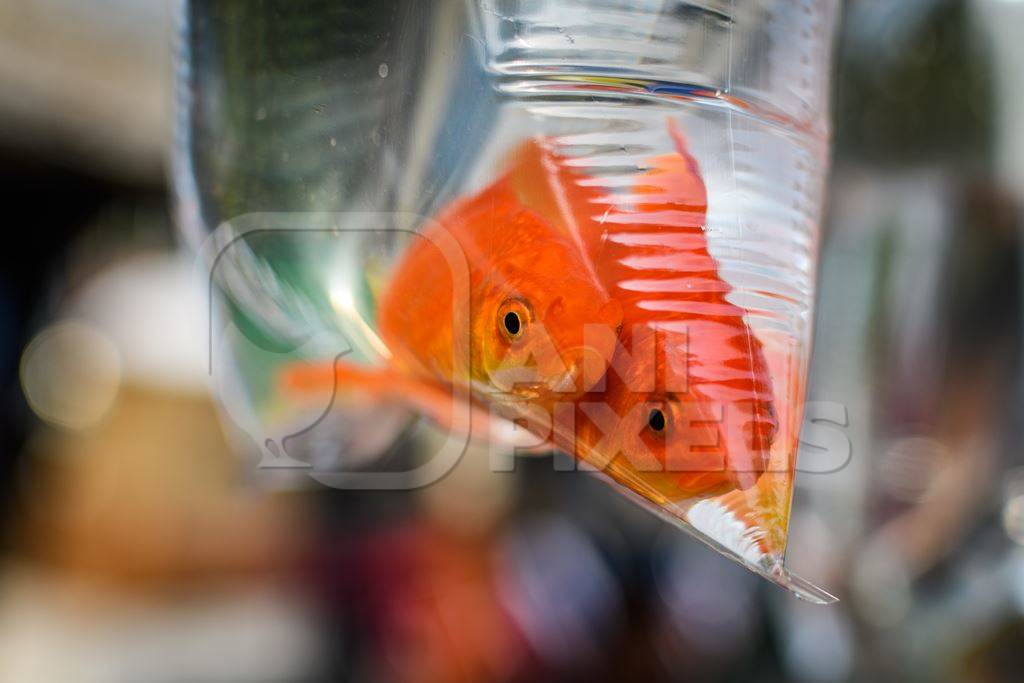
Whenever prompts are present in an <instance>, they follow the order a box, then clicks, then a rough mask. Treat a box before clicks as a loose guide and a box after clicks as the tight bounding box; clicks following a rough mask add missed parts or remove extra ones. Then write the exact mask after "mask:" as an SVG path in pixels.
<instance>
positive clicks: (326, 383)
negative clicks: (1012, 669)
mask: <svg viewBox="0 0 1024 683" xmlns="http://www.w3.org/2000/svg"><path fill="white" fill-rule="evenodd" d="M621 319H622V310H621V306H620V305H619V304H618V302H616V301H614V300H613V299H611V298H610V297H609V296H608V294H607V293H606V292H605V291H604V288H603V286H602V285H601V284H600V283H599V282H598V281H597V279H596V276H595V274H594V272H593V270H592V269H591V268H589V267H588V266H587V264H586V263H585V259H584V257H583V254H582V253H581V252H580V251H579V249H578V248H577V247H576V245H575V244H574V243H572V242H571V241H570V240H569V239H568V237H567V236H566V235H565V234H564V233H562V232H560V231H558V230H556V229H554V228H553V227H552V226H551V225H550V224H549V223H547V222H546V221H545V220H544V219H542V218H541V217H540V216H539V215H538V214H537V213H535V212H533V211H531V210H529V209H527V208H525V207H523V206H521V205H519V204H517V203H516V202H515V201H514V197H513V196H512V195H511V194H509V193H508V189H507V188H506V187H505V186H503V185H501V184H492V185H491V186H490V187H488V188H485V189H484V190H483V191H481V192H480V193H478V194H476V195H474V196H471V197H469V198H465V199H462V200H458V201H456V202H454V203H453V204H451V205H450V206H449V207H447V208H446V209H445V210H443V211H442V212H441V214H440V215H439V216H438V217H437V219H436V220H435V221H434V222H432V223H430V224H428V225H427V227H426V228H425V229H424V230H423V232H422V233H421V237H419V238H416V239H415V240H414V242H413V243H412V244H411V245H410V246H409V248H408V249H407V251H406V252H405V253H404V254H403V256H402V258H401V259H400V262H399V263H398V265H397V266H396V267H395V270H394V274H393V276H392V277H391V279H390V280H389V282H388V284H387V287H386V289H385V291H384V292H383V294H382V296H381V297H380V301H379V302H378V307H377V323H378V332H379V334H380V336H381V339H382V341H383V342H384V343H385V345H386V346H387V348H388V350H389V351H390V352H391V353H392V355H393V358H392V362H391V363H390V365H389V366H388V367H386V368H377V369H370V368H360V367H358V366H353V365H351V364H348V363H345V362H341V361H339V362H338V363H337V364H336V365H332V366H315V365H309V364H297V365H294V366H290V367H289V368H287V369H286V371H285V373H284V376H283V378H282V379H283V383H284V385H285V388H286V389H288V390H290V391H292V392H293V393H294V392H298V393H311V392H313V391H316V390H317V389H323V388H325V387H330V386H331V383H332V382H335V383H336V384H337V385H338V386H348V387H350V388H353V389H355V390H359V391H362V392H363V393H364V394H365V395H369V396H372V397H374V398H375V399H377V400H386V401H394V400H397V401H399V402H403V403H405V404H408V405H411V406H412V407H414V408H416V409H417V410H419V411H420V412H423V413H425V414H426V415H428V416H429V417H431V418H433V419H434V420H435V421H437V422H440V423H442V424H444V425H446V426H448V427H450V428H456V429H458V430H460V431H465V430H466V429H467V427H468V425H464V424H454V421H455V420H456V419H458V418H457V417H456V415H455V414H454V413H453V412H452V410H451V407H452V401H453V400H456V398H455V396H454V395H453V391H452V389H461V390H464V391H468V392H469V394H470V397H471V398H472V399H473V400H474V403H475V405H474V408H475V411H474V412H472V413H471V414H470V415H469V417H471V418H475V420H479V422H478V424H480V423H485V422H486V421H487V420H486V416H487V413H486V411H485V410H484V409H483V408H481V406H480V405H479V404H480V403H484V404H487V405H489V406H498V408H499V410H498V411H497V412H499V413H500V414H503V416H504V417H508V418H515V417H518V416H520V415H522V414H523V413H524V412H526V413H530V411H533V413H532V414H534V415H538V414H539V415H544V414H550V413H551V411H552V410H553V406H554V404H555V403H557V402H561V401H573V400H575V399H577V398H579V397H580V396H581V395H583V393H584V392H585V391H586V390H588V389H589V388H590V386H589V384H586V382H587V381H596V380H590V379H589V378H598V379H599V378H600V377H602V376H603V375H604V371H605V365H606V363H607V359H608V358H610V357H611V354H612V352H613V349H614V345H615V338H616V336H617V332H618V329H619V327H620V326H621ZM595 326H596V327H597V328H601V329H606V330H607V334H603V335H594V334H590V333H589V332H588V330H587V328H588V327H595ZM463 393H464V392H463ZM460 398H462V397H460ZM502 407H504V411H502V410H501V408H502ZM538 411H539V412H538Z"/></svg>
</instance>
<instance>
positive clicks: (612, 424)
mask: <svg viewBox="0 0 1024 683" xmlns="http://www.w3.org/2000/svg"><path fill="white" fill-rule="evenodd" d="M642 339H643V340H652V339H656V337H655V335H653V334H651V333H650V331H649V330H646V331H645V333H644V334H642V335H638V336H636V337H634V340H633V344H632V346H631V349H630V350H631V351H632V352H633V354H634V355H633V356H632V358H633V361H632V362H631V363H628V364H627V365H625V366H623V364H621V363H617V360H618V358H616V360H614V361H613V363H612V365H613V366H615V369H611V370H609V372H608V373H607V375H606V378H605V389H604V391H593V392H591V393H590V394H588V395H587V396H586V397H584V399H583V400H581V401H580V411H579V414H578V415H577V424H576V425H575V429H576V444H575V446H576V453H577V455H578V456H579V457H581V458H582V459H584V460H588V461H589V462H591V463H592V464H595V465H596V466H597V467H599V468H602V467H606V468H607V469H609V470H610V471H609V474H610V475H612V476H613V477H614V478H617V479H619V480H626V482H627V483H629V485H630V486H632V487H634V488H637V489H640V490H642V491H643V490H646V493H647V494H648V495H649V496H651V497H657V498H660V499H666V500H682V499H686V498H699V497H708V496H715V495H720V494H722V493H726V492H728V491H731V490H734V489H737V488H738V489H748V488H750V487H751V486H753V485H754V484H756V483H757V480H758V479H759V478H760V476H761V474H763V473H764V472H765V470H766V469H767V467H768V461H769V455H770V450H771V445H772V441H773V440H774V438H775V434H776V431H777V428H778V421H777V418H776V415H775V409H774V405H773V402H772V392H771V389H770V380H769V379H768V376H767V370H766V368H764V367H762V366H761V365H760V364H758V363H755V364H754V366H755V368H754V369H752V370H751V372H750V374H749V376H747V377H745V376H744V375H743V373H733V374H732V375H731V376H730V378H729V379H728V380H725V381H719V382H710V381H707V380H706V378H705V377H703V376H701V374H700V370H702V369H703V370H706V368H700V367H698V369H697V371H696V372H695V373H694V374H695V376H694V377H685V378H684V377H681V373H680V372H679V368H673V367H672V365H673V363H672V360H673V359H672V356H673V355H679V354H675V353H674V352H675V351H676V350H677V349H686V348H688V349H690V350H693V349H694V348H699V347H700V343H699V342H698V341H697V340H692V343H691V344H689V345H688V346H680V344H679V343H678V340H671V341H669V343H661V344H659V345H658V351H659V353H657V354H656V356H655V358H656V360H655V361H654V363H653V364H652V363H649V362H643V361H642V360H640V359H641V358H642V357H643V351H642V342H641V341H640V340H642ZM666 349H667V350H669V351H672V352H673V353H672V354H668V353H665V350H666ZM682 355H684V356H685V353H684V354H682ZM760 358H761V356H760V355H759V354H758V355H757V359H760ZM705 360H706V359H705ZM695 362H696V361H695ZM652 368H654V370H655V376H654V377H651V376H650V373H651V370H652ZM620 369H621V370H622V374H619V370H620Z"/></svg>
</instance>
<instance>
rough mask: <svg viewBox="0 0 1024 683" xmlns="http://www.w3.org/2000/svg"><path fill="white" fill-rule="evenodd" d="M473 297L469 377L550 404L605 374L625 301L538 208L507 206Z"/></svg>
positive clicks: (498, 391) (499, 396) (501, 393)
mask: <svg viewBox="0 0 1024 683" xmlns="http://www.w3.org/2000/svg"><path fill="white" fill-rule="evenodd" d="M496 218H498V219H500V220H501V221H502V223H501V226H502V227H503V228H504V230H500V231H497V233H496V234H495V235H494V239H493V240H492V241H491V242H490V243H489V244H488V245H487V248H488V264H489V269H488V271H487V273H486V277H483V278H481V280H480V281H479V283H478V286H477V287H476V288H475V291H474V293H473V298H472V308H473V311H472V320H473V322H472V329H473V333H472V338H473V340H474V344H473V352H474V354H475V356H476V357H475V358H474V360H473V363H472V364H473V370H474V379H475V380H476V381H477V382H478V383H483V384H484V385H485V386H486V390H487V391H489V392H490V393H491V397H492V399H494V400H499V401H501V400H505V399H509V400H516V401H520V400H529V401H531V402H533V403H535V404H541V405H545V406H550V405H551V404H552V403H554V402H557V401H571V400H574V399H576V398H578V397H579V396H581V395H582V394H583V393H584V392H586V391H587V390H588V389H589V388H590V387H591V386H592V385H593V384H595V383H596V382H598V381H599V380H600V379H601V377H602V376H603V375H604V372H605V369H606V368H607V364H608V361H609V359H610V358H611V355H612V353H613V352H614V350H615V343H616V339H617V336H618V331H619V328H620V326H621V323H622V308H621V306H620V305H619V303H618V302H617V301H615V300H613V299H611V298H610V297H609V296H608V294H607V292H605V290H604V288H603V287H602V286H601V285H600V284H599V283H598V281H597V279H596V277H594V275H593V273H592V271H591V270H590V269H589V268H588V267H587V264H586V262H585V257H584V256H583V254H582V253H581V250H579V249H578V248H576V247H575V246H574V245H573V244H572V243H570V242H569V241H568V240H567V239H566V238H565V236H564V235H562V234H561V233H558V232H556V231H554V230H553V229H552V228H551V227H550V226H549V225H548V224H547V223H546V222H544V221H543V220H542V219H541V218H539V217H538V216H537V215H536V214H534V213H532V212H530V211H528V210H526V209H522V208H515V209H509V210H507V211H505V212H503V213H501V214H500V215H498V216H496Z"/></svg>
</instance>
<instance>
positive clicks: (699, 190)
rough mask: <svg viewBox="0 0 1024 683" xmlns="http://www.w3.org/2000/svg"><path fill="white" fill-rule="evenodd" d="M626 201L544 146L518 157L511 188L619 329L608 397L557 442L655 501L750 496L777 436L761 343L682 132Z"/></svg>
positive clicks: (591, 399) (601, 393)
mask: <svg viewBox="0 0 1024 683" xmlns="http://www.w3.org/2000/svg"><path fill="white" fill-rule="evenodd" d="M670 130H671V133H672V136H673V138H674V141H675V143H676V147H677V149H676V153H674V154H669V155H664V156H661V157H656V158H653V159H651V160H649V164H648V165H649V166H650V170H648V171H647V172H645V173H643V174H641V175H640V177H639V180H638V181H637V182H636V183H635V185H634V186H633V187H632V188H631V193H630V194H625V195H623V194H619V195H616V194H614V193H613V192H612V188H611V187H610V186H609V187H605V186H603V185H602V181H601V179H599V178H594V177H589V176H586V175H582V174H577V173H574V172H573V171H572V170H571V169H570V168H568V166H567V165H566V164H565V163H564V161H562V160H561V159H560V158H559V157H558V156H557V155H556V154H555V153H554V152H553V149H554V146H555V145H554V142H553V141H551V140H543V139H541V140H532V141H530V142H528V143H526V144H525V145H524V146H523V147H521V148H520V150H518V152H517V153H516V154H515V155H514V157H513V159H514V162H513V168H512V169H511V170H510V171H509V173H508V182H509V183H510V185H511V186H512V187H513V188H514V191H515V192H516V195H517V197H518V198H519V200H520V201H521V202H522V203H523V204H525V205H526V206H529V207H531V208H534V209H535V210H537V211H538V212H540V213H543V214H545V215H547V214H549V213H551V214H553V215H554V216H555V217H554V218H552V219H551V220H552V222H553V223H554V224H556V225H557V226H559V227H560V228H561V229H562V230H563V231H565V232H566V233H567V234H568V235H569V237H570V238H571V239H572V240H573V241H574V242H576V243H577V244H580V245H581V246H582V248H583V249H584V250H585V251H586V252H587V253H588V255H589V261H590V263H591V264H592V266H593V268H594V269H595V272H596V274H597V276H598V278H599V279H600V281H601V282H602V284H603V285H604V286H605V287H606V289H607V290H608V292H609V294H610V295H611V296H612V297H613V298H614V299H615V300H616V301H618V302H619V304H620V305H621V306H622V310H623V320H622V322H623V325H622V331H621V333H620V338H619V340H618V342H617V344H616V350H615V352H614V354H613V356H612V357H611V359H610V364H611V369H610V370H609V371H608V373H607V375H606V377H605V378H604V387H603V389H602V388H595V390H594V391H592V392H591V393H589V394H587V395H586V396H585V397H583V398H582V399H581V401H580V402H579V403H578V410H577V411H576V412H575V415H574V419H573V424H572V425H571V426H570V427H566V428H563V429H562V432H563V433H562V434H556V443H558V445H559V446H560V447H562V448H564V449H566V450H570V452H574V453H575V454H576V455H577V457H579V458H580V459H581V460H583V461H585V462H588V463H591V464H593V465H595V466H596V467H598V468H599V469H601V470H603V471H604V472H605V473H606V474H608V475H610V476H611V477H612V478H614V479H615V480H617V481H619V482H620V483H622V484H625V485H626V486H628V487H629V488H630V489H632V490H634V491H636V492H637V493H640V494H641V495H643V496H645V497H647V498H649V499H651V500H654V501H656V502H664V501H666V500H668V501H677V500H682V499H686V498H694V497H707V496H713V495H718V494H721V493H724V492H727V491H730V490H733V489H735V488H741V489H746V488H749V487H750V486H752V485H753V484H754V483H755V482H756V481H757V480H758V478H759V477H760V475H761V474H762V473H763V472H764V470H765V468H766V467H767V463H768V453H769V449H770V446H771V442H772V439H773V438H774V435H775V432H776V430H777V424H776V417H775V411H774V406H773V395H772V386H771V379H770V376H769V373H768V366H767V363H766V362H765V358H764V354H763V351H762V347H761V344H760V342H759V340H758V339H757V337H756V336H755V335H754V333H753V332H752V331H751V330H750V328H749V326H748V325H747V323H746V321H745V320H744V317H743V309H741V308H739V307H738V306H736V305H734V304H732V303H731V302H730V301H728V299H727V295H728V294H729V292H730V291H731V287H730V286H729V284H728V283H727V282H726V281H725V280H723V279H722V278H721V276H720V274H719V272H718V264H717V262H716V261H715V259H714V258H713V257H712V256H711V254H710V253H709V252H708V249H707V239H706V237H705V235H704V227H705V226H704V224H705V218H706V213H707V191H706V189H705V186H704V182H703V180H702V179H701V176H700V170H699V168H698V166H697V163H696V161H695V160H694V159H693V158H692V157H691V156H690V155H689V153H688V151H687V149H686V145H685V141H684V140H683V138H682V135H681V134H680V133H679V131H678V130H677V129H675V128H674V127H673V128H670Z"/></svg>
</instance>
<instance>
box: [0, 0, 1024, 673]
mask: <svg viewBox="0 0 1024 683" xmlns="http://www.w3.org/2000/svg"><path fill="white" fill-rule="evenodd" d="M172 18H173V13H172V12H171V11H170V9H169V7H168V5H167V4H165V2H164V1H163V0H88V1H82V0H31V1H28V2H26V1H25V0H0V188H2V190H0V192H2V197H3V204H4V206H5V208H6V210H7V214H6V215H7V216H8V219H7V221H8V226H9V228H8V232H7V234H8V236H9V240H10V242H9V244H8V247H7V248H6V249H3V250H2V251H0V259H2V260H3V268H2V269H0V371H2V383H0V392H2V393H0V401H2V410H0V468H2V472H0V504H2V505H3V507H4V511H5V512H6V514H5V515H4V517H3V520H4V524H3V527H2V530H3V531H2V541H3V548H4V556H3V559H4V562H3V564H2V572H0V681H19V682H26V681H72V680H73V681H87V682H89V681H126V682H127V681H132V682H135V681H168V682H172V681H174V682H179V681H196V682H203V681H328V680H330V681H337V680H347V681H360V682H361V681H418V682H419V681H525V680H531V681H535V680H588V681H595V680H599V681H603V680H609V681H611V680H622V679H625V678H629V679H634V680H709V681H808V682H816V681H821V682H825V681H847V680H851V681H860V680H865V681H866V680H893V681H917V680H921V681H933V680H940V681H941V680H955V681H978V682H986V683H987V682H990V681H1019V680H1021V679H1022V678H1024V655H1022V654H1021V653H1022V652H1024V548H1022V547H1021V546H1022V545H1024V460H1022V458H1021V456H1020V451H1021V447H1022V433H1021V430H1022V426H1024V420H1022V411H1024V404H1022V401H1024V376H1022V374H1021V370H1022V368H1021V364H1020V359H1021V351H1022V348H1021V346H1022V342H1024V340H1022V335H1021V323H1022V318H1024V296H1022V295H1024V289H1022V287H1024V282H1022V257H1024V244H1022V234H1024V233H1022V229H1024V225H1022V219H1024V203H1022V202H1024V99H1022V98H1021V97H1020V95H1019V92H1020V90H1021V89H1022V88H1024V3H1021V2H1016V1H1014V0H974V1H971V2H968V1H956V0H889V1H885V0H850V1H849V2H846V3H845V4H844V7H843V12H842V19H841V22H840V24H839V33H838V36H837V50H836V55H835V71H834V77H833V105H832V106H833V112H834V116H833V124H834V128H833V135H834V149H833V162H832V172H831V177H830V180H829V190H828V198H827V213H826V217H825V221H824V225H823V246H822V252H821V262H820V269H819V276H818V286H819V292H818V300H817V310H816V321H815V348H814V356H813V362H812V369H811V376H810V381H809V389H808V400H809V401H812V402H827V403H828V404H830V405H831V404H837V405H840V406H842V410H841V411H840V413H841V417H837V418H836V420H834V421H833V422H835V423H839V424H842V423H845V424H844V425H843V429H842V431H843V433H845V435H846V437H847V438H848V440H849V443H850V444H851V450H850V458H849V463H848V464H847V465H846V466H845V467H843V468H842V469H841V470H840V471H838V472H831V473H828V474H824V473H822V474H814V473H804V474H801V475H800V476H799V477H798V479H797V497H796V501H795V504H794V516H793V527H792V533H791V540H790V552H789V563H790V564H791V565H792V567H793V568H794V569H796V570H797V571H800V572H801V573H803V574H804V575H806V576H808V577H809V578H811V579H812V580H814V581H816V582H817V583H819V584H821V585H823V586H825V587H826V588H828V589H829V590H831V591H833V592H835V593H836V594H837V595H838V596H839V597H840V599H841V602H840V603H839V604H837V605H833V606H830V607H826V608H821V607H812V606H810V605H806V604H803V603H800V602H798V601H796V600H795V599H793V598H791V597H790V596H789V595H787V594H786V593H784V592H783V591H781V590H780V589H778V588H776V587H774V586H772V585H770V584H768V583H767V582H764V581H763V580H762V579H759V578H757V577H756V576H754V575H752V574H749V573H747V572H746V571H745V570H744V569H742V568H741V567H739V566H736V565H733V564H732V563H730V562H728V561H726V560H724V559H722V558H720V557H718V556H717V555H714V554H713V553H711V552H709V551H707V550H706V549H704V548H703V547H700V546H699V545H697V544H696V543H694V542H692V541H689V540H687V539H685V538H683V537H682V536H681V535H680V534H679V533H678V532H676V531H674V530H672V529H671V528H669V527H667V526H666V525H664V524H663V523H661V522H659V521H657V520H656V519H654V518H653V517H652V516H650V515H649V514H647V513H645V512H643V511H641V510H639V509H636V508H634V507H633V506H632V505H631V504H630V503H628V502H627V501H625V500H623V499H622V498H620V497H619V496H618V495H616V494H614V493H613V492H612V491H611V490H609V489H608V488H607V487H605V486H604V485H603V484H601V483H600V482H598V481H596V480H591V479H590V478H586V477H574V476H559V473H557V472H555V471H554V468H553V467H552V466H551V463H550V461H548V460H545V459H540V460H523V461H520V462H518V463H517V466H516V468H515V471H514V472H510V473H502V474H500V475H494V474H492V473H490V472H489V471H488V466H487V465H488V463H487V459H486V457H485V456H484V454H479V455H480V457H467V458H464V459H463V461H462V462H461V463H460V465H459V466H458V468H457V469H456V471H455V472H454V473H453V474H452V475H451V476H449V477H447V478H445V479H444V480H443V481H442V482H440V483H439V484H436V485H434V486H431V487H427V488H425V489H422V490H419V491H415V492H366V493H353V492H339V491H334V490H331V489H328V488H322V487H318V486H316V485H315V484H313V483H312V482H310V481H308V480H304V482H303V483H302V484H297V483H296V482H295V481H294V480H293V479H289V478H287V477H283V476H278V475H274V474H272V473H271V474H268V473H266V472H260V471H258V470H257V468H256V463H257V461H258V458H259V455H258V453H257V449H256V448H255V444H253V443H251V442H246V441H245V439H244V438H243V437H240V436H239V433H238V431H237V430H231V429H228V428H226V427H225V425H224V421H223V420H222V418H221V416H219V414H218V411H217V409H216V408H215V404H214V402H213V400H212V398H211V391H210V386H209V379H208V378H207V375H206V372H205V366H204V360H205V356H204V348H205V347H204V337H203V335H204V330H205V327H204V325H205V319H204V315H205V313H204V309H203V307H202V300H201V298H200V297H193V296H192V295H191V292H192V291H193V290H192V284H193V280H192V278H193V272H192V269H193V264H192V260H191V259H190V257H187V256H185V255H183V254H182V253H181V251H180V248H179V246H178V240H177V236H176V235H175V231H174V228H173V221H172V213H173V207H172V204H171V200H170V197H169V190H168V187H169V184H168V179H167V173H166V159H167V154H168V148H169V145H170V144H171V141H172V139H173V135H172V130H173V126H172V111H173V109H172V107H171V100H172V96H173V84H172V81H173V76H174V69H175V65H174V63H173V60H172V55H173V51H172V48H171V44H170V41H169V40H168V36H169V35H170V34H171V33H172V30H171V26H170V23H171V22H172ZM382 77H383V74H382ZM470 455H471V456H472V455H474V454H472V453H471V454H470ZM808 469H813V468H808Z"/></svg>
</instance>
